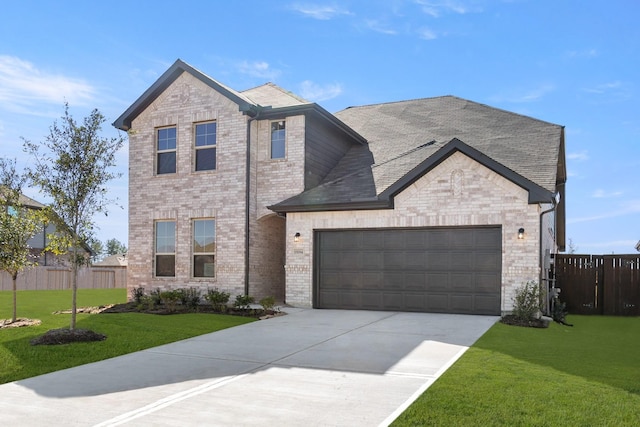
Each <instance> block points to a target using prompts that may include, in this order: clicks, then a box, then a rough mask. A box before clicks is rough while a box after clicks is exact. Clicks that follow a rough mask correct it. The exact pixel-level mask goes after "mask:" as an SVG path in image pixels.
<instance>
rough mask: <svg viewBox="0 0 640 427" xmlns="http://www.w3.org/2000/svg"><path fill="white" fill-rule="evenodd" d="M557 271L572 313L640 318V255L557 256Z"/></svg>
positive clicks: (558, 283)
mask: <svg viewBox="0 0 640 427" xmlns="http://www.w3.org/2000/svg"><path fill="white" fill-rule="evenodd" d="M554 269H555V279H556V287H558V288H560V289H561V292H560V301H562V302H565V303H566V304H567V310H568V311H569V313H572V314H606V315H613V316H640V255H573V254H569V255H555V257H554Z"/></svg>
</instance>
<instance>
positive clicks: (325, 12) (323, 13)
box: [291, 3, 352, 21]
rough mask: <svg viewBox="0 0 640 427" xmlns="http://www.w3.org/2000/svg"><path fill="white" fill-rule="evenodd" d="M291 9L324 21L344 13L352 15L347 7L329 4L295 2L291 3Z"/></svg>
mask: <svg viewBox="0 0 640 427" xmlns="http://www.w3.org/2000/svg"><path fill="white" fill-rule="evenodd" d="M291 9H292V10H294V11H296V12H298V13H301V14H302V15H304V16H307V17H309V18H313V19H319V20H322V21H326V20H329V19H332V18H335V17H338V16H342V15H352V13H351V12H349V11H348V10H347V9H344V8H342V7H339V6H335V5H331V6H328V5H316V4H300V3H294V4H292V5H291Z"/></svg>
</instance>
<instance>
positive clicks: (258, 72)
mask: <svg viewBox="0 0 640 427" xmlns="http://www.w3.org/2000/svg"><path fill="white" fill-rule="evenodd" d="M237 69H238V71H239V72H241V73H243V74H247V75H249V76H252V77H259V78H261V79H267V80H275V79H276V78H277V77H278V76H279V75H280V70H277V69H274V68H271V66H270V65H269V63H268V62H265V61H251V62H250V61H241V62H239V63H238V64H237Z"/></svg>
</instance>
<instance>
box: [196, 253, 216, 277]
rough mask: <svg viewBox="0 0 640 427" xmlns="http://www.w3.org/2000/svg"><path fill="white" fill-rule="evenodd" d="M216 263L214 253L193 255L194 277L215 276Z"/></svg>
mask: <svg viewBox="0 0 640 427" xmlns="http://www.w3.org/2000/svg"><path fill="white" fill-rule="evenodd" d="M214 276H215V263H214V256H213V255H194V256H193V277H214Z"/></svg>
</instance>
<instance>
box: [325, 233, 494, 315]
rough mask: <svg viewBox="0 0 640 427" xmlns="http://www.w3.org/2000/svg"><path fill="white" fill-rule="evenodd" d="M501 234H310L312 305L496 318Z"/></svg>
mask: <svg viewBox="0 0 640 427" xmlns="http://www.w3.org/2000/svg"><path fill="white" fill-rule="evenodd" d="M501 235H502V230H501V228H500V227H473V228H458V227H455V228H445V227H438V228H411V229H382V230H339V231H338V230H337V231H317V232H316V236H315V237H316V238H315V242H316V243H315V244H316V246H315V254H316V257H315V273H314V274H315V283H314V287H315V292H314V306H315V307H318V308H339V309H355V310H392V311H417V312H433V313H468V314H491V315H499V314H500V294H501V292H500V289H501V271H502V237H501Z"/></svg>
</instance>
